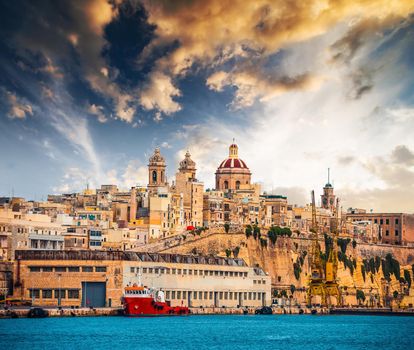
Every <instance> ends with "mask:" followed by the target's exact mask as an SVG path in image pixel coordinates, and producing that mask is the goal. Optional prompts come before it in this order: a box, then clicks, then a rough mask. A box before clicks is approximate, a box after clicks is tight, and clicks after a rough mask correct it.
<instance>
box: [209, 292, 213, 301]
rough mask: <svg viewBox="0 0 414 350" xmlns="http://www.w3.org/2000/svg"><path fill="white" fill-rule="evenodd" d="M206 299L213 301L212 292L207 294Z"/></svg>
mask: <svg viewBox="0 0 414 350" xmlns="http://www.w3.org/2000/svg"><path fill="white" fill-rule="evenodd" d="M208 298H209V299H210V300H211V299H213V292H210V293H209V296H208Z"/></svg>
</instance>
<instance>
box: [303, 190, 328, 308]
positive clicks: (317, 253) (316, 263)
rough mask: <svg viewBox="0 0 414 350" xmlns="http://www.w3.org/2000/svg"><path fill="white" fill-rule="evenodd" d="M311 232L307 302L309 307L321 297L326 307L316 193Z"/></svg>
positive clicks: (313, 202) (313, 193)
mask: <svg viewBox="0 0 414 350" xmlns="http://www.w3.org/2000/svg"><path fill="white" fill-rule="evenodd" d="M310 231H311V238H312V245H311V253H310V256H309V259H310V269H311V273H310V276H309V284H308V289H307V291H306V301H307V303H308V305H311V303H312V297H315V296H320V297H321V305H323V306H324V305H326V290H325V280H324V273H323V272H324V271H323V270H324V269H323V265H322V259H321V246H320V244H319V237H318V222H317V220H316V205H315V191H312V227H311V229H310Z"/></svg>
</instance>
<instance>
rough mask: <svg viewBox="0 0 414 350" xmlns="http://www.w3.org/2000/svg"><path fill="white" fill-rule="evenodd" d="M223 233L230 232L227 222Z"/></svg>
mask: <svg viewBox="0 0 414 350" xmlns="http://www.w3.org/2000/svg"><path fill="white" fill-rule="evenodd" d="M224 231H226V233H229V231H230V225H229V224H228V223H227V222H226V223H225V224H224Z"/></svg>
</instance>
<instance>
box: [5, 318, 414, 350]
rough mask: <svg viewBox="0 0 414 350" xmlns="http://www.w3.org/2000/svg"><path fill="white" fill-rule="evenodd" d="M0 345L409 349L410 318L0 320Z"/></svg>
mask: <svg viewBox="0 0 414 350" xmlns="http://www.w3.org/2000/svg"><path fill="white" fill-rule="evenodd" d="M0 349H3V350H5V349H26V350H34V349H88V350H92V349H110V350H114V349H123V350H127V349H134V350H146V349H148V350H149V349H157V350H159V349H194V350H201V349H208V350H212V349H246V350H255V349H272V350H274V349H284V350H285V349H300V350H304V349H312V350H319V349H321V350H322V349H324V350H325V349H326V350H331V349H341V350H342V349H366V350H371V349H372V350H374V349H375V350H377V349H386V350H393V349H405V350H410V349H414V317H407V316H351V315H345V316H343V315H222V316H216V315H209V316H195V315H194V316H178V317H145V318H131V317H119V316H118V317H103V316H101V317H72V318H44V319H28V318H20V319H0Z"/></svg>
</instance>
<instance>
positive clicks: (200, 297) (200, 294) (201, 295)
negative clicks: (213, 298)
mask: <svg viewBox="0 0 414 350" xmlns="http://www.w3.org/2000/svg"><path fill="white" fill-rule="evenodd" d="M198 299H200V300H201V299H203V292H198Z"/></svg>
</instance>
